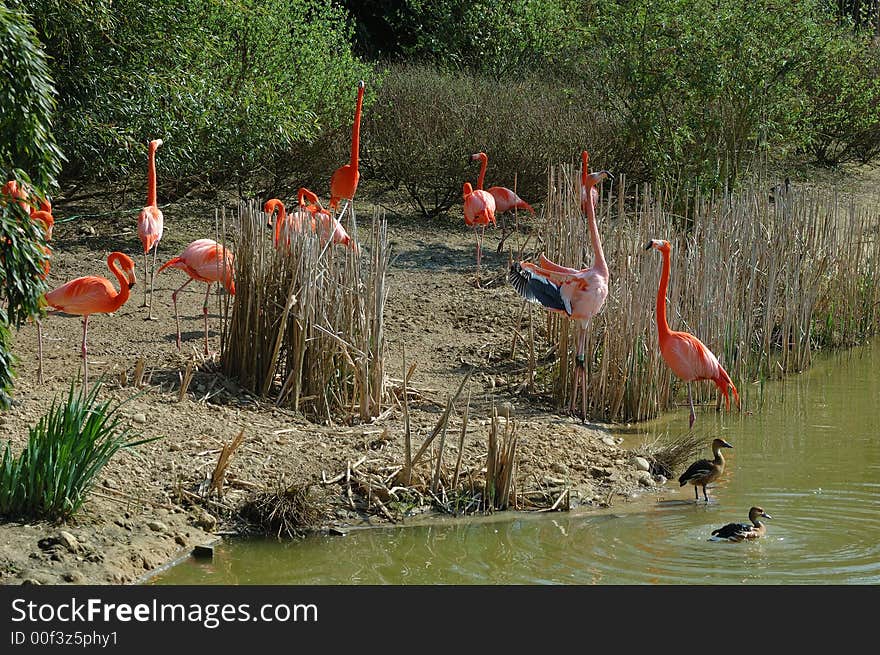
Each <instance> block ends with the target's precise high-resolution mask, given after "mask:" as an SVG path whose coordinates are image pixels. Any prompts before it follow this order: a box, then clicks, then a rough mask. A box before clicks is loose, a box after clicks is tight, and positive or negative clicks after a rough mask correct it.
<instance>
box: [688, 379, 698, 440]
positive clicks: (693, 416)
mask: <svg viewBox="0 0 880 655" xmlns="http://www.w3.org/2000/svg"><path fill="white" fill-rule="evenodd" d="M688 404H689V405H690V406H691V415H690V417H689V419H688V420H689V423H688V429H691V428H692V427H694V421H696V420H697V415H696V414H695V413H694V397H693V396H692V395H691V383H690V382H688Z"/></svg>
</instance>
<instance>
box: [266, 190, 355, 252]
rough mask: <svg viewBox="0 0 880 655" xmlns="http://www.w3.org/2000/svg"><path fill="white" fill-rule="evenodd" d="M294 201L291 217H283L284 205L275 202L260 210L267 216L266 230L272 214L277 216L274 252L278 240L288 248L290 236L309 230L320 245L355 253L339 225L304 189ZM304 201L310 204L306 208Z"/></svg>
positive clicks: (309, 192) (350, 241) (343, 229)
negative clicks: (283, 240)
mask: <svg viewBox="0 0 880 655" xmlns="http://www.w3.org/2000/svg"><path fill="white" fill-rule="evenodd" d="M297 199H298V207H299V208H298V209H297V211H295V212H294V213H293V214H291V215H288V214H287V212H286V210H285V208H284V203H282V202H281V201H280V200H278V199H277V198H272V199H271V200H267V201H266V204H265V205H264V206H263V211H264V212H265V213H267V214H269V227H272V216H273V215H274V213H275V212H276V211H277V212H278V218H277V219H276V220H275V247H276V248H277V247H278V246H279V243H280V242H281V240H282V238H284V239H285V245H286V246H288V247H289V246H290V234H291V232H299V231H301V230H303V229H309V230H311V231H312V232H317V233H318V235H319V237H320V239H321V245H324V244H326V243H327V241H328V240H329V241H332V242H333V243H335V244H338V245H342V246H345V247H347V248H350V249H351V250H352V251H354V252H355V253H357V252H359V248H358V245H357V243H356V242H355V241H354V240H353V239H352V238H351V237H350V236H349V234H348V232H346V231H345V228H344V227H342V224H341V223H340V222H339V221H338V220H337V219H335V218H333V216H331V214H330V212H328V211H327V210H325V209H324V208H323V207H322V206H321V201H320V200H319V199H318V196H317V195H315V194H314V193H313V192H312V191H309V190H308V189H306V188H305V187H301V188H300V189H299V190H298V191H297ZM306 201H308V203H310V204H307V202H306Z"/></svg>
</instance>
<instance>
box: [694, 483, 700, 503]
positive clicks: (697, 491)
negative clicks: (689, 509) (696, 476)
mask: <svg viewBox="0 0 880 655" xmlns="http://www.w3.org/2000/svg"><path fill="white" fill-rule="evenodd" d="M699 500H700V488H699V487H698V486H697V485H694V502H695V503H696V502H699Z"/></svg>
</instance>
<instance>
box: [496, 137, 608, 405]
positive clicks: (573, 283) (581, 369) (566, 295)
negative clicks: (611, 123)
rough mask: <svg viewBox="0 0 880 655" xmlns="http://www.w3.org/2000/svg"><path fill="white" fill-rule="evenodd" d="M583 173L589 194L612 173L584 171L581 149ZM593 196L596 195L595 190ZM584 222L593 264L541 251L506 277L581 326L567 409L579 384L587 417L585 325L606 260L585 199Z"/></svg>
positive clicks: (602, 287)
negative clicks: (578, 264) (573, 263)
mask: <svg viewBox="0 0 880 655" xmlns="http://www.w3.org/2000/svg"><path fill="white" fill-rule="evenodd" d="M583 161H584V173H585V174H582V177H581V182H582V184H583V185H585V186H586V188H587V194H588V195H591V193H590V192H591V189H592V188H593V187H595V186H596V185H597V184H599V183H600V182H601V181H602V180H604V179H606V178H610V177H611V173H609V172H608V171H599V172H598V173H592V174H589V173H586V171H587V170H588V169H587V162H588V161H589V155H588V154H587V152H586V151H584V153H583ZM596 197H598V192H597V195H596ZM586 210H587V212H586V213H587V222H588V224H589V228H590V239H591V240H592V242H593V265H592V266H591V267H590V268H584V269H581V270H577V269H574V268H568V267H566V266H560V265H558V264H555V263H553V262H552V261H550V260H549V259H547V258H546V257H544V255H541V256H540V258H539V259H538V264H533V263H531V262H525V261H523V262H518V263H517V262H514V264H513V265H512V266H511V267H510V274H509V279H510V282H511V284H513V287H514V288H515V289H516V290H517V292H518V293H519V294H520V295H521V296H522V297H523V298H525V299H526V300H530V301H532V302H535V303H538V304H540V305H543V306H544V308H545V309H548V310H550V311H553V312H558V313H560V314H565V315H566V316H568V317H569V318H570V319H571V320H573V321H577V322H578V324H579V327H580V336H579V338H578V350H577V356H576V357H575V368H574V392H573V393H572V396H571V402H570V404H569V411H570V412H572V413H573V412H574V411H575V405H576V404H577V396H578V386H579V385H580V387H581V412H582V418H583V420H584V421H586V420H587V368H586V357H585V355H584V348H585V346H586V339H587V328H588V327H589V324H590V320H591V319H592V318H593V317H594V316H595V315H596V314H598V313H599V312H600V311H601V310H602V307H603V306H604V305H605V299H606V298H607V297H608V277H609V274H608V264H607V263H606V262H605V253H604V252H603V251H602V242H601V240H600V239H599V228H598V227H597V225H596V208H595V206H594V204H593V203H588V204H587V207H586Z"/></svg>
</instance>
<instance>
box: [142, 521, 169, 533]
mask: <svg viewBox="0 0 880 655" xmlns="http://www.w3.org/2000/svg"><path fill="white" fill-rule="evenodd" d="M147 527H148V528H150V530H152V531H153V532H168V526H167V525H165V524H164V523H162V521H147Z"/></svg>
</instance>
